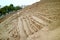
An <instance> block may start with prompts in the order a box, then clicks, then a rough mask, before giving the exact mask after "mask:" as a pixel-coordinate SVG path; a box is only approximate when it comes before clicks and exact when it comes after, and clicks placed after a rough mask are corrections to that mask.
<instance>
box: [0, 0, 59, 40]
mask: <svg viewBox="0 0 60 40" xmlns="http://www.w3.org/2000/svg"><path fill="white" fill-rule="evenodd" d="M59 31H60V0H41V1H40V2H37V3H35V4H32V5H31V6H29V7H26V8H24V9H22V10H21V11H19V12H17V13H16V14H14V15H12V16H10V17H9V18H8V19H6V20H5V21H3V22H2V23H0V40H60V32H59Z"/></svg>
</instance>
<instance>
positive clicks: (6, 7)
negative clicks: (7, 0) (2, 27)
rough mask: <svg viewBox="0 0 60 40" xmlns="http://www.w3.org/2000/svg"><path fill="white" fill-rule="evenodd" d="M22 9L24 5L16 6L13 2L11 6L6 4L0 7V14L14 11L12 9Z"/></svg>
mask: <svg viewBox="0 0 60 40" xmlns="http://www.w3.org/2000/svg"><path fill="white" fill-rule="evenodd" d="M0 7H1V5H0ZM20 9H22V7H20V6H16V7H15V6H14V5H13V4H10V5H9V6H4V7H2V8H0V16H2V15H6V13H9V12H12V11H17V10H20Z"/></svg>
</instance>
